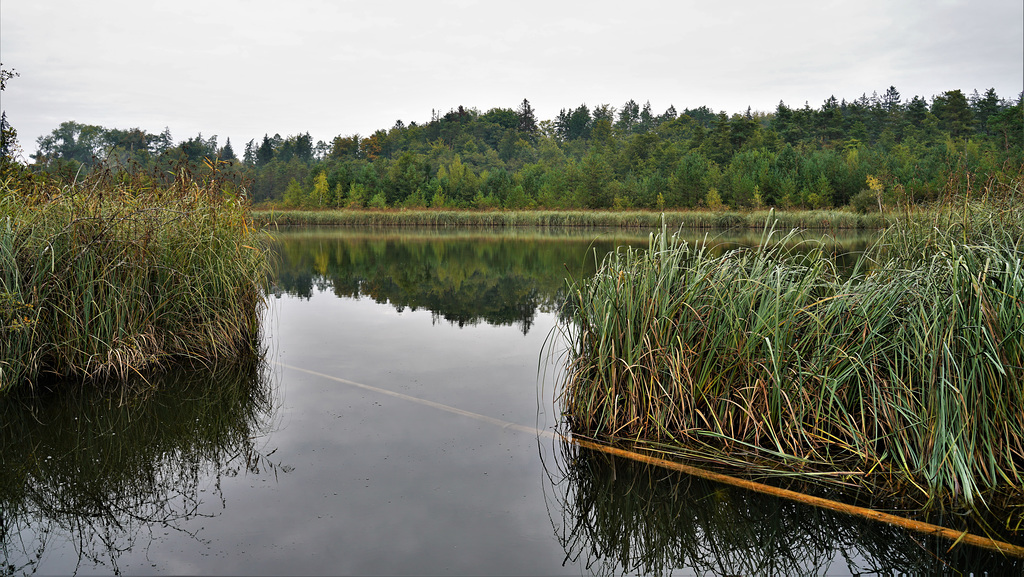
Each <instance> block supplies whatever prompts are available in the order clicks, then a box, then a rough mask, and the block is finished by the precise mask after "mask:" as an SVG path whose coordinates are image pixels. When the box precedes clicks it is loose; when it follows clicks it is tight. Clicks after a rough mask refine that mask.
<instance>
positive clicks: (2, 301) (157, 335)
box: [0, 174, 267, 391]
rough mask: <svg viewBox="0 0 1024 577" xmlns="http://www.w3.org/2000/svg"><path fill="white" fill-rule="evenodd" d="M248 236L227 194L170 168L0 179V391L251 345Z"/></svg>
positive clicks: (252, 251) (254, 296)
mask: <svg viewBox="0 0 1024 577" xmlns="http://www.w3.org/2000/svg"><path fill="white" fill-rule="evenodd" d="M262 234H263V233H261V232H260V231H258V230H254V229H253V227H252V226H251V224H250V222H249V221H248V216H247V213H246V208H245V205H244V203H243V202H242V201H241V200H240V199H236V198H230V197H226V196H224V195H223V194H222V191H221V190H220V189H219V187H218V185H217V184H216V182H214V181H211V182H205V183H201V182H196V181H193V180H192V179H190V178H188V177H187V176H184V175H182V177H181V178H177V179H176V180H175V181H174V182H173V183H171V184H168V185H155V184H153V183H152V182H150V181H147V180H145V179H144V178H143V177H124V176H123V175H121V176H116V175H107V174H97V175H96V176H93V177H90V178H89V179H88V180H86V181H85V182H78V183H76V184H72V185H65V186H61V185H58V184H56V183H53V182H42V183H36V184H30V183H26V182H21V183H13V182H4V183H0V391H2V390H7V389H10V388H11V387H14V386H17V385H20V384H21V383H22V382H25V381H30V382H38V380H39V379H40V378H42V377H43V376H44V375H54V376H57V377H72V378H89V377H100V376H104V375H109V374H115V375H117V376H119V377H121V378H124V377H125V376H126V375H128V374H129V373H131V372H133V371H138V370H143V369H145V368H146V367H149V366H152V365H154V364H158V363H160V362H162V361H163V360H166V359H167V358H169V357H186V358H189V359H191V360H193V361H198V362H213V361H216V360H218V359H225V358H232V357H234V356H236V355H238V354H240V353H251V352H252V351H253V349H254V347H256V346H258V345H257V343H256V336H257V334H258V331H259V326H260V315H261V311H262V308H263V300H262V293H261V290H260V283H261V282H262V280H263V279H264V278H265V275H266V261H267V259H266V255H265V252H264V250H265V249H263V248H261V246H260V237H261V236H262Z"/></svg>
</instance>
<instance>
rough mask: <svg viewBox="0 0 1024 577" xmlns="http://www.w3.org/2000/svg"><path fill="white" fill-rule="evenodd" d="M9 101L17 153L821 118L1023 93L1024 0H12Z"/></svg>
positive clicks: (1, 39) (1, 35)
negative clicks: (101, 134) (636, 116)
mask: <svg viewBox="0 0 1024 577" xmlns="http://www.w3.org/2000/svg"><path fill="white" fill-rule="evenodd" d="M0 60H2V62H3V66H4V68H6V69H12V68H13V69H14V70H16V71H17V72H18V73H20V74H21V76H20V77H19V78H15V79H13V80H11V81H10V82H9V83H8V85H7V90H6V91H5V92H4V93H3V96H2V99H3V102H2V106H3V109H4V110H5V111H6V112H7V118H8V121H9V122H10V123H11V124H12V125H13V126H14V127H15V128H16V129H17V130H18V136H19V141H20V142H21V144H22V146H23V148H24V149H25V152H26V154H29V153H32V152H34V151H35V150H36V146H35V143H36V139H37V138H38V137H39V136H40V135H43V134H48V133H49V132H50V131H52V130H53V129H54V128H56V127H57V126H58V125H59V124H60V123H61V122H64V121H66V120H75V121H77V122H81V123H85V124H98V125H101V126H104V127H107V128H132V127H139V128H143V129H145V130H147V131H149V132H153V133H158V132H160V131H162V130H163V129H164V127H169V128H170V129H171V133H172V136H173V137H174V140H175V141H176V142H177V141H181V140H184V139H186V138H189V137H192V136H195V135H196V134H197V133H199V132H202V134H203V135H204V137H209V136H212V135H217V136H218V137H219V139H218V142H219V143H220V144H221V145H223V144H224V141H225V138H227V137H230V138H231V142H232V145H233V147H234V148H235V150H236V152H239V153H240V152H241V150H242V148H243V147H244V143H245V142H247V141H248V140H249V139H252V138H255V139H257V140H258V139H261V138H262V136H263V134H264V133H269V134H270V135H273V134H274V133H280V134H281V135H282V136H288V135H291V134H298V133H304V132H309V133H310V134H311V135H312V137H313V140H314V141H316V140H325V141H328V142H329V141H330V140H331V139H332V138H333V137H334V136H337V135H350V134H357V133H358V134H362V135H364V136H365V135H369V134H370V133H372V132H373V131H374V130H376V129H378V128H390V127H391V126H392V125H394V123H395V121H396V120H399V119H401V120H402V121H404V122H405V123H407V124H408V123H409V122H410V121H416V122H420V123H422V122H426V121H429V120H430V116H431V111H432V109H437V110H439V111H441V112H442V113H443V112H447V111H448V110H450V109H452V108H455V107H457V106H459V105H460V104H461V105H464V106H466V107H467V108H473V107H475V108H478V109H479V110H480V111H483V112H485V111H487V110H489V109H491V108H494V107H505V108H516V107H517V106H518V105H519V103H520V102H522V100H523V98H528V99H529V100H530V102H531V104H533V106H534V108H535V110H536V111H537V115H538V117H539V118H540V119H551V118H553V117H554V116H556V115H557V114H558V112H559V110H560V109H562V108H570V107H576V106H578V105H580V104H583V103H585V104H587V105H588V106H591V107H593V106H595V105H599V104H610V105H612V106H615V107H621V106H622V104H623V103H624V102H626V101H627V100H629V99H634V100H636V101H637V102H639V103H640V104H641V105H642V104H643V103H644V102H645V101H648V100H649V101H650V102H651V105H652V108H653V110H654V112H655V113H661V112H663V111H664V110H665V109H666V108H668V106H669V105H674V106H675V107H676V108H677V109H678V110H679V111H682V110H683V109H684V108H695V107H698V106H701V105H705V106H708V107H710V108H711V109H713V110H715V111H720V110H724V111H726V112H728V113H733V112H741V111H744V110H746V108H747V107H748V106H750V107H753V109H754V110H763V111H771V110H774V109H775V107H776V105H777V104H778V103H779V101H780V100H782V101H785V102H786V103H787V104H788V105H790V106H802V105H803V104H804V103H805V102H808V103H809V104H810V105H811V106H812V107H819V106H820V105H821V103H822V102H823V101H824V100H825V99H826V98H828V97H829V96H830V95H835V96H836V97H837V98H839V99H843V98H845V99H847V100H852V99H854V98H857V97H859V96H860V95H861V94H864V93H866V94H867V95H869V96H870V95H871V93H872V92H873V91H877V92H878V93H879V94H881V93H883V92H884V91H885V90H886V88H888V87H889V86H890V85H894V86H895V87H896V88H897V90H899V91H900V93H901V94H902V95H903V97H904V98H905V99H909V98H910V97H912V96H914V95H920V96H924V97H926V98H928V99H930V98H931V97H932V96H933V95H936V94H940V93H942V92H944V91H946V90H954V89H961V90H963V91H964V92H965V93H966V94H968V95H970V94H971V93H972V92H973V91H974V90H975V89H977V90H978V91H979V92H984V91H985V90H986V89H987V88H990V87H991V88H995V89H996V92H997V93H998V94H999V95H1000V96H1001V97H1003V98H1006V99H1016V98H1017V96H1018V95H1019V94H1020V93H1021V91H1022V90H1024V2H1021V0H970V1H967V0H847V1H830V0H807V1H804V0H779V1H764V0H735V1H730V0H720V1H713V0H704V1H701V2H694V1H689V0H676V1H672V0H659V1H648V0H631V1H627V2H606V1H600V0H598V1H594V0H592V1H588V2H568V1H565V2H563V1H559V0H544V1H534V0H520V1H518V2H475V1H471V0H450V1H430V0H410V1H393V2H387V1H365V0H364V1H348V0H343V1H327V0H323V1H307V0H289V1H284V0H278V1H276V2H262V1H259V2H253V1H246V2H241V1H237V2H236V1H231V2H228V1H223V2H222V1H216V0H204V1H201V2H198V1H191V0H177V1H175V2H160V3H156V2H145V1H139V0H125V1H113V0H104V1H96V0H94V1H89V2H82V1H55V0H3V1H2V2H0Z"/></svg>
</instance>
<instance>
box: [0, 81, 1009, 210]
mask: <svg viewBox="0 0 1024 577" xmlns="http://www.w3.org/2000/svg"><path fill="white" fill-rule="evenodd" d="M1022 99H1024V93H1022V94H1021V95H1018V96H1017V97H1016V100H1007V99H1005V98H1002V97H1000V96H999V95H998V94H996V92H995V90H994V89H988V90H986V91H985V92H984V93H979V92H978V91H977V90H975V91H974V92H973V93H971V94H965V93H964V92H963V91H961V90H950V91H946V92H943V93H942V94H940V95H937V96H933V97H932V98H931V99H930V100H928V99H925V98H923V97H920V96H914V97H912V98H910V99H905V98H903V97H902V96H901V94H900V93H899V91H898V90H897V89H896V88H895V87H892V86H890V87H889V88H888V89H887V90H885V91H884V93H883V94H881V95H879V94H878V93H877V92H876V93H873V94H872V95H870V96H868V95H867V94H863V95H861V96H860V97H859V98H855V99H853V100H846V99H842V100H838V99H836V98H835V97H834V96H833V97H830V98H828V99H827V100H825V101H824V102H823V103H822V104H821V105H820V106H818V107H816V108H814V107H811V106H810V105H809V104H804V105H803V106H802V107H791V106H788V105H787V104H785V103H784V102H781V101H780V102H779V104H778V106H777V107H776V108H775V110H773V111H770V112H760V111H752V110H750V109H749V108H748V109H747V110H746V111H745V112H742V113H735V114H731V115H729V114H727V113H726V112H722V111H719V112H715V111H714V110H712V109H711V108H709V107H707V106H700V107H697V108H692V109H690V108H686V109H684V110H683V111H682V112H679V111H677V110H676V109H675V107H674V106H670V107H669V108H668V109H667V110H665V111H664V112H662V113H656V112H654V111H653V110H652V109H651V105H650V103H649V102H648V103H646V104H644V105H640V104H638V103H637V102H636V101H634V100H630V101H628V102H626V103H625V104H623V105H622V106H620V107H615V106H611V105H608V104H601V105H597V106H593V107H590V106H588V105H586V104H580V105H579V106H576V107H569V108H564V109H562V110H561V111H560V112H559V114H558V115H557V117H555V118H553V119H548V120H540V119H538V118H537V116H536V113H535V111H534V109H533V107H532V106H531V104H530V102H529V101H528V100H526V99H524V100H523V101H522V102H521V103H520V104H519V105H518V106H517V107H516V108H493V109H490V110H488V111H486V112H481V111H480V110H478V109H476V108H466V107H464V106H458V107H455V108H452V109H451V110H449V111H448V112H447V113H443V114H442V113H441V112H440V111H432V112H431V117H430V119H429V121H426V122H415V121H411V122H409V123H408V124H406V123H405V122H403V121H402V120H398V121H396V122H395V124H394V126H392V127H390V128H386V129H385V128H381V129H379V130H377V131H375V132H374V133H373V134H370V135H368V136H362V135H359V134H351V135H338V136H336V137H334V138H333V140H332V141H331V142H324V141H322V140H321V141H317V142H315V143H314V142H313V139H312V137H311V136H310V134H309V133H308V132H306V133H302V134H294V135H289V136H287V137H282V136H281V135H280V134H274V135H273V136H271V135H269V134H265V135H264V136H263V137H262V138H254V139H252V140H249V141H248V142H246V143H244V144H243V145H242V146H241V147H240V150H238V151H236V149H235V145H233V144H232V142H231V139H230V138H227V139H226V140H225V141H224V144H223V145H220V144H219V143H218V137H217V136H209V137H204V136H203V135H202V134H201V133H200V134H198V135H196V136H194V137H191V138H188V139H186V140H184V141H180V142H177V143H176V142H175V141H174V140H173V138H172V136H171V133H170V130H169V129H165V130H164V131H163V132H162V133H160V134H151V133H149V132H146V131H145V130H142V129H139V128H131V129H119V128H105V127H102V126H94V125H86V124H80V123H78V122H75V121H67V122H64V123H62V124H61V125H60V126H59V127H57V128H55V129H54V130H53V131H52V133H50V134H48V135H46V136H43V137H40V138H39V139H38V141H37V142H36V152H35V153H34V154H31V155H30V157H31V159H32V161H33V162H32V163H31V164H29V165H27V166H22V165H17V169H18V170H20V171H22V172H27V173H30V174H48V175H52V176H57V177H59V178H64V179H72V178H75V177H76V175H81V173H82V172H83V171H84V172H86V173H88V172H90V171H96V170H113V171H119V170H125V171H128V172H147V171H148V172H149V173H151V174H154V175H160V174H163V175H166V174H174V173H176V172H179V171H180V170H181V169H182V168H184V167H187V168H188V169H189V170H190V171H191V173H192V174H195V175H198V177H199V178H209V177H210V176H211V175H213V174H214V173H215V174H216V177H217V178H218V179H221V180H222V181H223V183H224V186H225V188H226V191H227V192H228V193H229V194H235V193H238V194H242V193H244V194H246V195H248V197H249V199H250V200H251V201H252V202H253V203H254V204H256V205H257V206H267V207H274V208H301V209H321V208H364V207H365V208H418V209H422V208H444V209H517V210H523V209H534V208H536V209H555V210H564V209H623V210H624V209H655V210H657V209H710V210H722V209H745V208H763V207H778V208H783V209H788V208H805V209H819V208H833V207H836V208H838V207H851V208H852V209H854V210H857V211H859V212H870V211H877V210H881V209H883V208H884V206H897V205H900V204H901V203H918V204H920V203H929V202H932V201H936V200H940V199H941V198H943V197H945V196H946V195H950V194H963V193H969V192H980V191H982V190H983V189H984V188H985V186H986V185H987V184H991V183H992V182H994V181H1005V180H1007V179H1009V178H1012V177H1015V176H1019V175H1020V174H1021V172H1022V170H1024V104H1022ZM4 129H5V130H4V132H5V135H6V134H8V132H11V131H10V130H9V129H10V127H9V126H7V125H6V121H5V126H4ZM10 147H11V143H10V139H8V138H7V137H6V136H5V144H4V151H5V155H6V154H7V151H8V150H9V149H10ZM10 165H11V163H7V164H6V165H5V166H10ZM204 175H205V176H204Z"/></svg>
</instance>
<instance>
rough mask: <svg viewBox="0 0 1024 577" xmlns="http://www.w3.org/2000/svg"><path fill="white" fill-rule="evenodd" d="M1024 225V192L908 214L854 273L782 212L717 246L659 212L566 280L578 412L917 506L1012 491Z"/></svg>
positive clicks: (1022, 464) (660, 440)
mask: <svg viewBox="0 0 1024 577" xmlns="http://www.w3.org/2000/svg"><path fill="white" fill-rule="evenodd" d="M968 213H970V214H968ZM1021 223H1024V218H1022V211H1021V210H1020V209H1019V208H1014V209H1012V210H1009V211H1007V212H1004V213H998V214H997V213H996V212H993V211H992V210H991V209H990V208H988V207H981V208H980V209H979V208H978V207H966V208H965V210H964V212H963V214H959V213H958V214H953V213H945V214H944V215H943V216H942V217H941V218H940V217H934V218H932V220H930V221H924V220H918V219H914V218H911V219H908V220H904V221H901V222H898V223H896V224H894V225H893V226H892V227H891V228H889V229H888V230H887V231H886V232H885V233H884V234H883V235H882V238H881V240H880V241H879V242H878V243H877V244H876V245H875V246H874V247H872V248H871V249H869V250H868V251H867V252H866V253H865V254H864V255H862V256H861V257H860V258H859V259H858V260H857V262H856V264H855V265H854V268H853V270H852V271H842V272H840V271H837V270H836V267H835V266H834V263H833V260H832V259H831V258H830V256H829V254H828V251H826V250H823V244H822V243H817V242H805V243H793V242H789V241H790V240H791V236H792V233H791V234H790V235H779V234H778V233H777V232H776V230H775V228H774V227H772V226H767V227H766V228H765V230H764V234H763V237H762V242H761V244H760V246H758V247H757V248H755V249H737V250H732V251H728V252H726V253H724V254H722V255H720V256H715V255H713V254H712V251H711V245H710V243H709V242H708V241H707V240H706V239H705V241H704V242H700V243H697V244H696V245H690V244H689V243H687V242H685V241H683V240H681V239H680V238H679V237H678V236H677V235H670V234H668V233H667V230H666V229H664V228H663V229H662V232H661V233H660V234H656V235H652V236H651V238H650V242H649V246H648V248H647V250H636V249H625V250H621V251H619V252H617V253H614V254H611V255H609V256H608V257H607V258H606V259H605V260H604V262H603V263H602V266H601V268H600V270H599V272H598V274H597V275H596V276H594V277H593V278H592V279H589V280H583V281H581V282H578V283H576V284H574V285H573V286H572V288H571V292H572V298H573V300H574V302H573V305H574V307H573V308H574V316H573V319H572V322H571V323H568V324H567V325H566V326H565V327H564V330H565V331H566V332H567V333H568V339H567V341H568V343H569V345H568V346H569V349H570V350H569V355H568V358H569V359H570V361H569V371H568V375H567V378H566V382H565V383H564V387H563V389H562V390H561V392H560V399H561V402H562V404H563V405H564V412H565V414H566V415H567V419H568V422H569V424H570V425H571V427H572V429H573V431H574V432H576V433H577V434H584V435H587V436H594V437H604V438H611V439H632V440H640V441H644V442H646V443H647V444H648V445H649V446H654V447H658V448H660V449H662V450H666V451H672V452H676V453H678V454H681V455H685V456H687V457H691V458H701V459H704V460H706V461H713V462H716V463H720V464H728V465H734V466H740V467H745V468H748V469H751V470H753V471H757V472H760V473H763V474H796V475H804V476H808V477H816V478H819V479H825V480H828V481H829V482H835V483H841V484H855V485H862V486H867V487H872V488H875V489H879V488H881V489H885V490H886V491H888V492H889V493H890V494H897V493H903V494H906V493H907V492H910V493H913V494H914V495H917V496H920V497H921V500H922V502H931V503H936V502H943V503H961V504H968V505H973V504H975V502H976V500H977V499H978V498H979V497H981V496H984V495H986V494H988V493H990V492H992V491H996V490H998V491H1001V492H1003V494H1005V493H1006V492H1007V491H1008V492H1009V493H1011V494H1012V495H1013V497H1012V498H1014V499H1016V500H1018V501H1019V500H1020V499H1022V498H1024V478H1022V473H1024V368H1022V367H1024V270H1022V258H1024V247H1022V244H1021V238H1022V235H1021V234H1020V227H1021ZM940 225H942V226H940ZM780 236H781V238H780Z"/></svg>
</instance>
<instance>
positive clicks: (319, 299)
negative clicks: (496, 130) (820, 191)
mask: <svg viewBox="0 0 1024 577" xmlns="http://www.w3.org/2000/svg"><path fill="white" fill-rule="evenodd" d="M274 236H275V239H276V240H275V244H274V250H275V253H276V255H277V256H276V259H277V268H278V273H277V275H276V276H275V278H274V279H272V283H271V289H270V295H269V301H270V307H269V309H268V312H267V315H266V326H265V335H264V341H265V346H266V348H267V355H266V362H264V363H251V364H248V365H245V366H242V367H234V368H230V369H223V370H218V371H216V372H215V373H213V374H212V375H211V374H209V372H197V371H190V372H179V373H175V374H172V375H168V376H167V377H165V378H162V379H160V382H159V383H154V384H158V385H159V386H158V387H156V388H155V389H154V387H144V386H142V385H138V386H137V388H138V392H135V393H127V392H125V391H124V390H107V391H103V390H101V391H90V392H87V393H78V394H74V395H67V394H65V395H61V396H50V397H46V398H42V399H7V400H4V401H2V402H0V415H2V419H3V420H2V423H0V455H2V463H3V467H2V471H0V513H2V517H0V543H2V544H0V546H2V549H0V554H2V556H3V557H4V559H3V565H2V567H0V574H8V573H9V574H22V573H36V574H42V575H48V574H66V573H73V572H77V573H79V574H97V573H99V574H107V573H111V572H123V573H126V574H204V575H216V574H257V575H258V574H270V575H277V574H342V575H348V574H359V575H375V574H381V575H383V574H386V575H427V574H446V575H458V574H473V575H487V574H493V575H498V574H506V575H507V574H526V575H581V574H593V573H598V574H608V573H610V574H622V573H626V574H669V573H673V574H676V575H689V574H717V575H734V574H741V575H764V574H787V575H789V574H810V575H826V574H827V575H851V574H864V573H868V574H876V573H881V574H891V573H895V572H908V573H933V572H943V571H949V570H951V569H958V570H971V571H982V570H991V571H1002V570H1008V571H1014V572H1017V573H1020V572H1021V570H1022V569H1024V568H1022V566H1021V563H1020V562H1019V561H1014V560H1007V559H1003V558H1001V557H999V556H994V555H992V554H989V553H987V552H985V551H980V550H976V549H972V548H968V547H958V548H956V549H954V550H953V552H952V553H947V552H946V549H947V548H948V546H949V544H948V543H946V542H938V541H931V540H928V539H925V538H921V537H917V536H914V535H911V534H908V533H906V532H904V531H903V530H900V529H896V528H893V527H888V526H884V525H877V524H873V523H869V522H866V521H861V520H856V519H851V518H849V517H845V516H843V515H840V514H837V513H830V512H827V511H820V510H816V509H813V508H809V507H805V506H802V505H798V504H794V503H791V502H786V501H779V500H776V499H773V498H768V497H765V496H762V495H758V494H753V493H748V492H746V491H742V490H739V489H732V488H728V487H722V486H718V485H714V484H711V483H708V482H705V481H700V480H696V479H691V478H688V477H685V476H682V475H679V474H674V473H668V472H666V471H663V470H660V469H657V468H651V467H649V466H644V465H638V464H635V463H632V462H628V461H623V460H618V459H615V458H611V457H607V456H604V455H600V454H593V453H590V452H588V451H584V450H581V449H579V448H577V447H574V446H572V445H567V444H566V443H565V442H563V441H561V440H558V438H557V437H555V436H553V435H551V432H552V431H554V429H555V427H556V425H557V421H558V415H557V409H556V408H555V404H554V401H553V397H554V393H555V388H556V386H555V385H556V382H557V378H558V377H557V374H556V372H557V366H558V363H557V358H555V359H554V360H552V359H551V356H552V355H553V356H555V357H557V355H558V351H559V348H558V341H557V331H555V332H553V329H555V328H556V326H557V325H558V311H559V307H560V303H561V302H562V300H563V295H564V291H565V278H566V276H574V277H578V276H582V275H588V274H592V273H593V270H594V267H595V253H596V254H597V256H598V257H599V256H600V255H603V254H604V253H605V252H607V251H609V250H612V249H614V247H616V246H620V245H623V244H633V245H639V246H644V245H646V233H644V234H640V235H630V234H626V233H621V232H604V233H595V232H593V231H591V232H586V233H580V232H576V233H551V232H539V231H532V232H531V231H516V232H502V233H481V232H471V231H455V232H437V231H401V232H396V231H371V230H351V229H330V230H322V229H321V230H308V229H307V230H297V231H278V232H276V233H275V235H274ZM694 236H698V235H696V234H695V235H694ZM724 240H729V242H732V243H737V244H750V243H754V242H757V236H756V235H753V236H747V237H729V238H728V239H724ZM867 242H868V240H867V239H863V238H851V239H843V240H842V242H841V243H840V244H839V245H837V246H838V248H837V250H838V251H839V252H843V251H846V250H857V249H861V248H863V247H864V246H865V244H866V243H867ZM154 380H156V379H154ZM993 574H995V573H993Z"/></svg>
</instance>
